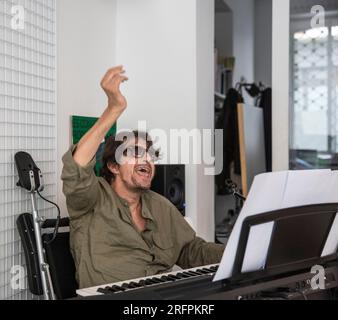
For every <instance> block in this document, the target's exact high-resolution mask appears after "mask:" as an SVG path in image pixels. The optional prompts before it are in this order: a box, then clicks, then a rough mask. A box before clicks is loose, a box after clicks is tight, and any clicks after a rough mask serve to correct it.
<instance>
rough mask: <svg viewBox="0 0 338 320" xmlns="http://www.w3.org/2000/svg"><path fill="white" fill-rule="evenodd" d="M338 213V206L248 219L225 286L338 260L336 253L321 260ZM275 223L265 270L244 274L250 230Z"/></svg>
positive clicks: (335, 204) (318, 207) (298, 209)
mask: <svg viewBox="0 0 338 320" xmlns="http://www.w3.org/2000/svg"><path fill="white" fill-rule="evenodd" d="M337 212H338V203H329V204H317V205H307V206H301V207H294V208H286V209H280V210H276V211H271V212H266V213H262V214H258V215H254V216H250V217H247V218H246V219H245V220H244V221H243V225H242V229H241V234H240V238H239V243H238V248H237V253H236V258H235V262H234V268H233V274H232V277H231V278H230V279H228V280H224V282H225V283H227V284H228V283H229V282H230V283H234V282H236V283H238V282H243V281H253V280H262V279H266V278H267V277H279V276H282V275H284V274H287V273H297V272H299V271H301V270H305V269H307V268H311V267H312V266H314V265H325V264H327V263H328V262H333V261H336V260H337V259H338V253H337V252H335V253H333V254H330V255H328V256H325V257H322V252H323V249H324V246H325V244H326V242H327V239H328V236H329V234H330V231H331V228H332V225H333V222H334V220H335V218H336V215H337ZM269 222H273V223H274V226H273V229H272V234H271V238H270V243H269V247H268V251H267V256H266V262H265V266H264V268H263V269H262V270H258V271H253V272H242V269H243V261H244V257H245V253H246V248H247V245H248V239H249V234H250V230H251V227H254V226H257V225H260V224H264V223H269Z"/></svg>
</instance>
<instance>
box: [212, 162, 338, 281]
mask: <svg viewBox="0 0 338 320" xmlns="http://www.w3.org/2000/svg"><path fill="white" fill-rule="evenodd" d="M336 202H337V203H338V172H337V171H331V170H330V169H328V170H327V169H324V170H305V171H303V170H302V171H281V172H272V173H263V174H260V175H258V176H256V177H255V179H254V182H253V184H252V187H251V190H250V192H249V195H248V197H247V200H246V201H245V203H244V206H243V209H242V211H241V213H240V215H239V217H238V219H237V221H236V223H235V226H234V228H233V231H232V233H231V235H230V237H229V240H228V242H227V246H226V248H225V250H224V253H223V257H222V260H221V263H220V266H219V269H218V271H217V273H216V275H215V277H214V280H213V281H218V280H222V279H227V278H230V277H231V275H232V271H233V266H234V261H235V257H236V252H237V246H238V242H239V236H240V231H241V228H242V223H243V221H244V219H245V218H246V217H248V216H252V215H256V214H259V213H264V212H268V211H273V210H278V209H284V208H290V207H296V206H302V205H309V204H320V203H336ZM332 229H333V230H331V232H333V234H337V233H338V222H337V223H336V225H334V226H333V227H332ZM260 232H262V233H264V234H265V237H264V239H265V240H264V241H263V242H261V243H257V242H256V241H260V240H259V239H258V238H257V237H256V240H255V243H253V244H248V248H250V253H248V254H247V253H246V255H247V259H246V262H245V263H246V264H245V267H246V268H247V269H248V270H250V271H255V270H252V266H256V267H257V268H259V267H260V266H261V265H262V261H265V259H266V254H267V250H262V247H264V243H266V239H267V238H270V237H271V233H272V228H271V225H269V224H266V225H265V226H263V227H262V228H260ZM336 238H337V237H334V236H332V237H331V239H332V240H331V241H332V243H330V245H328V247H327V248H329V249H330V250H331V251H332V250H333V249H332V248H334V247H335V241H338V239H336ZM328 240H329V239H328ZM337 245H338V244H337ZM328 251H329V250H328V249H327V250H326V251H325V252H324V251H323V253H326V252H328ZM262 252H263V253H264V254H265V257H264V256H262ZM243 267H244V266H243Z"/></svg>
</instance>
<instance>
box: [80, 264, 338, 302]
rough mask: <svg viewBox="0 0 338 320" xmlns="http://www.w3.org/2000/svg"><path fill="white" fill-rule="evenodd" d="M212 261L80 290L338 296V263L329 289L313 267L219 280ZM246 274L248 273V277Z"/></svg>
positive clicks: (181, 295)
mask: <svg viewBox="0 0 338 320" xmlns="http://www.w3.org/2000/svg"><path fill="white" fill-rule="evenodd" d="M218 266H219V265H209V266H203V267H198V268H192V269H186V270H181V271H176V272H170V273H163V274H158V275H155V276H149V277H144V278H138V279H133V280H128V281H122V282H116V283H111V284H106V285H102V286H96V287H91V288H86V289H80V290H77V294H78V298H77V299H84V300H299V299H300V300H303V299H310V300H312V299H315V300H317V299H318V300H337V298H338V266H337V264H336V263H335V264H333V265H331V266H327V268H325V289H324V290H322V289H320V288H312V284H311V279H312V278H313V276H314V275H313V274H311V272H309V270H306V271H305V270H304V271H303V272H296V273H294V274H284V275H280V276H276V277H272V278H271V277H268V278H264V279H263V278H262V279H260V280H254V281H251V280H250V279H249V277H248V279H246V280H245V279H242V281H239V282H237V281H236V282H232V281H230V280H229V281H216V282H213V281H212V280H213V277H214V275H215V272H216V271H217V269H218ZM245 278H246V277H245Z"/></svg>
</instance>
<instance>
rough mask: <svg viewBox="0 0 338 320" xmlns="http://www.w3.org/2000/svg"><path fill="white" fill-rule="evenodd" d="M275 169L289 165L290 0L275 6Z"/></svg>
mask: <svg viewBox="0 0 338 320" xmlns="http://www.w3.org/2000/svg"><path fill="white" fill-rule="evenodd" d="M272 12H273V13H272V168H273V170H274V171H280V170H288V168H289V81H290V79H289V69H290V67H289V60H290V52H289V47H290V34H289V30H290V0H273V8H272Z"/></svg>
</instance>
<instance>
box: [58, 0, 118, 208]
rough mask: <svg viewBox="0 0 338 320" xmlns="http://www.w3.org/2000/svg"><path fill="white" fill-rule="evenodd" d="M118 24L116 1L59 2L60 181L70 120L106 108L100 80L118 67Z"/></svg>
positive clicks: (60, 193) (60, 201)
mask: <svg viewBox="0 0 338 320" xmlns="http://www.w3.org/2000/svg"><path fill="white" fill-rule="evenodd" d="M115 23H116V1H115V0H86V1H83V0H57V47H58V48H57V59H58V67H57V73H58V75H57V76H58V82H57V83H58V91H57V92H58V94H57V100H58V101H57V111H58V114H57V118H58V129H57V140H58V157H57V163H58V177H60V175H61V169H62V163H61V157H62V155H63V154H64V153H65V152H66V150H67V149H68V147H69V145H70V137H71V134H70V116H71V115H83V116H99V115H100V114H101V112H102V111H103V110H104V108H105V106H106V98H105V95H104V93H103V91H102V90H101V89H100V80H101V77H102V76H103V75H104V73H105V71H106V70H107V69H108V68H109V67H111V66H113V65H115V29H116V28H115ZM58 182H59V183H58V203H59V204H60V205H61V209H62V212H63V214H64V213H65V212H67V211H66V206H65V202H64V196H63V194H62V183H61V181H60V179H59V180H58Z"/></svg>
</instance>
